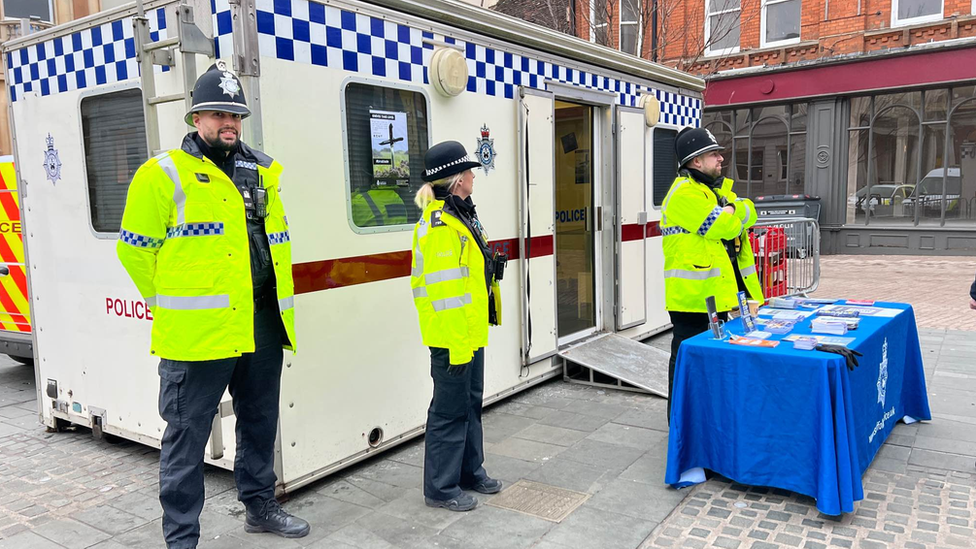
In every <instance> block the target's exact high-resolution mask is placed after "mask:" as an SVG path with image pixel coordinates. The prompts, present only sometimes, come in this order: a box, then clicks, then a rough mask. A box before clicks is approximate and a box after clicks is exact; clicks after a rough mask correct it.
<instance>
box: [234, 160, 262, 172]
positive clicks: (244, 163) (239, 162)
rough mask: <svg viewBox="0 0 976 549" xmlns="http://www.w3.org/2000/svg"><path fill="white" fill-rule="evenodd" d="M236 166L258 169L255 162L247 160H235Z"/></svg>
mask: <svg viewBox="0 0 976 549" xmlns="http://www.w3.org/2000/svg"><path fill="white" fill-rule="evenodd" d="M234 166H236V167H238V168H244V169H245V170H253V171H258V165H257V164H256V163H254V162H247V161H245V160H237V161H236V162H234Z"/></svg>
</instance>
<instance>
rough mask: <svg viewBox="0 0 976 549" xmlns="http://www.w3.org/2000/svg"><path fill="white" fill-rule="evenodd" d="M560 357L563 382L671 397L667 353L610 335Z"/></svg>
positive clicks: (628, 339) (589, 342) (590, 341)
mask: <svg viewBox="0 0 976 549" xmlns="http://www.w3.org/2000/svg"><path fill="white" fill-rule="evenodd" d="M559 356H561V357H562V358H563V379H565V380H566V381H569V382H571V383H581V384H584V385H595V386H598V387H607V388H612V389H620V390H624V391H635V392H639V393H649V394H652V395H657V396H661V397H665V398H667V396H668V359H669V358H670V355H669V354H668V352H667V351H662V350H661V349H658V348H656V347H651V346H650V345H645V344H643V343H641V342H639V341H634V340H632V339H630V338H627V337H623V336H619V335H616V334H606V335H603V336H601V337H598V338H594V339H591V340H588V341H586V342H584V343H581V344H579V345H576V346H573V347H569V348H567V349H563V350H561V351H559Z"/></svg>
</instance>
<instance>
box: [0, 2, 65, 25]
mask: <svg viewBox="0 0 976 549" xmlns="http://www.w3.org/2000/svg"><path fill="white" fill-rule="evenodd" d="M35 1H36V0H35ZM47 6H48V13H50V14H51V20H50V21H45V20H43V19H41V20H40V21H41V22H42V23H47V24H49V25H54V24H55V22H54V20H55V19H57V15H56V14H55V13H54V0H47ZM21 19H23V17H7V12H6V10H4V13H3V20H4V21H20V20H21ZM28 21H30V20H29V19H28Z"/></svg>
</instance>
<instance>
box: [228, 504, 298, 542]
mask: <svg viewBox="0 0 976 549" xmlns="http://www.w3.org/2000/svg"><path fill="white" fill-rule="evenodd" d="M310 529H311V527H310V526H309V525H308V523H307V522H305V521H304V520H302V519H300V518H298V517H296V516H294V515H291V514H289V513H287V512H286V511H285V510H284V509H282V508H281V505H280V504H279V503H278V501H277V500H274V499H272V500H270V501H268V502H267V503H266V504H265V505H264V508H263V509H261V510H260V511H259V512H258V513H252V512H251V510H250V509H248V510H247V520H246V521H245V522H244V531H245V532H247V533H248V534H258V533H261V532H270V533H272V534H277V535H279V536H281V537H283V538H303V537H305V536H307V535H308V531H309V530H310Z"/></svg>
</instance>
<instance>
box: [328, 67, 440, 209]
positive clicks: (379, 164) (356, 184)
mask: <svg viewBox="0 0 976 549" xmlns="http://www.w3.org/2000/svg"><path fill="white" fill-rule="evenodd" d="M344 107H345V113H346V161H347V162H348V164H349V214H350V216H351V217H352V222H353V224H354V225H355V226H356V227H363V228H367V227H387V226H396V225H405V226H409V225H412V224H414V223H416V221H417V220H418V219H419V218H420V213H421V212H420V210H418V209H417V207H416V206H414V203H413V196H414V194H415V193H416V192H417V189H419V188H420V186H421V185H423V181H422V180H421V179H420V177H421V174H422V172H423V164H424V153H426V152H427V145H428V142H429V134H428V132H427V122H428V118H427V98H426V97H425V96H424V94H422V93H419V92H415V91H410V90H404V89H393V88H386V87H380V86H374V85H370V84H364V83H358V82H357V83H350V84H349V85H348V86H346V92H345V106H344Z"/></svg>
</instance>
